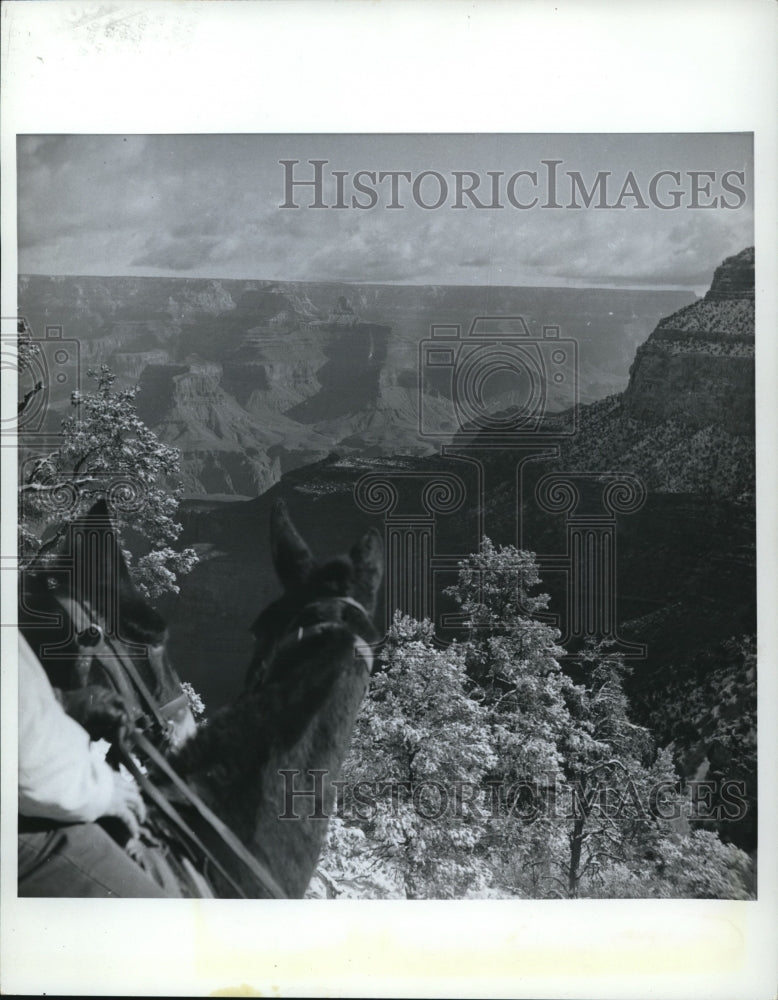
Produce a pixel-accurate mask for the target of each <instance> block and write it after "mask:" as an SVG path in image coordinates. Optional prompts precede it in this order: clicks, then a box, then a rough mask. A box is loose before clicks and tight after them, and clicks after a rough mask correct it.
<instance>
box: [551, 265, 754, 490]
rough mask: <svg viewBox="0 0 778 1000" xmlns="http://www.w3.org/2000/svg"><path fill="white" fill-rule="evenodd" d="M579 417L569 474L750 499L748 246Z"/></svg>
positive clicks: (568, 451) (664, 323)
mask: <svg viewBox="0 0 778 1000" xmlns="http://www.w3.org/2000/svg"><path fill="white" fill-rule="evenodd" d="M579 416H580V419H579V428H580V429H579V432H578V434H577V436H576V438H575V440H574V441H573V442H572V443H571V444H570V445H568V446H567V447H566V448H565V449H563V455H562V463H563V466H564V467H565V468H567V469H570V470H576V469H578V470H585V469H588V470H601V469H602V470H605V469H612V468H618V469H622V470H624V471H631V472H634V473H636V474H637V475H639V476H640V477H641V478H642V479H643V480H644V482H645V484H646V485H647V486H648V487H649V488H650V489H654V490H658V491H660V492H665V493H702V494H713V495H716V496H721V497H732V498H745V497H750V496H752V495H753V491H754V476H755V454H754V428H755V393H754V250H753V248H748V249H746V250H743V251H742V252H741V253H739V254H737V255H736V256H734V257H730V258H728V259H727V260H725V261H724V263H723V264H721V266H720V267H718V268H717V269H716V271H715V274H714V276H713V281H712V284H711V288H710V291H708V292H707V294H706V295H705V297H704V298H703V299H700V300H699V301H697V302H693V303H691V304H690V305H688V306H685V307H683V308H682V309H679V310H677V311H676V312H674V313H672V314H671V315H669V316H667V317H666V318H664V319H662V320H660V322H659V323H658V325H657V326H656V329H655V330H654V331H653V333H652V334H651V336H650V337H649V338H648V340H647V341H646V342H645V343H644V344H643V345H642V346H641V347H639V348H638V350H637V353H636V355H635V360H634V362H633V364H632V366H631V368H630V377H629V384H628V386H627V388H626V389H625V391H624V392H623V393H621V394H620V395H614V396H611V397H609V398H607V399H604V400H601V401H599V402H596V403H594V404H592V405H591V406H587V407H581V410H580V414H579Z"/></svg>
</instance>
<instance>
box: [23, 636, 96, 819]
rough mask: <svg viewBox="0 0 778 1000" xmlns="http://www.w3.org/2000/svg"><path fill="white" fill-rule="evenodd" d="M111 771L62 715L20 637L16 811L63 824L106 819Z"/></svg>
mask: <svg viewBox="0 0 778 1000" xmlns="http://www.w3.org/2000/svg"><path fill="white" fill-rule="evenodd" d="M113 781H114V778H113V771H112V770H111V768H110V767H109V765H108V764H106V762H105V761H104V760H103V759H102V756H101V754H100V751H99V748H98V747H97V746H96V745H95V744H92V743H91V742H90V739H89V734H88V733H87V732H86V730H85V729H83V728H82V727H81V726H79V724H78V723H77V722H76V721H75V720H74V719H71V718H70V716H69V715H67V714H66V713H65V710H64V709H63V708H62V706H61V705H60V703H59V702H58V701H57V698H56V696H55V694H54V691H53V689H52V687H51V684H50V683H49V679H48V677H47V676H46V672H45V671H44V669H43V667H42V666H41V664H40V663H39V662H38V659H37V657H36V656H35V654H34V653H33V651H32V649H31V648H30V646H29V644H28V643H27V641H26V639H25V638H24V636H22V635H21V634H20V636H19V812H20V813H21V814H22V815H24V816H41V817H46V818H47V819H55V820H61V821H64V822H87V823H90V822H92V821H93V820H96V819H98V818H99V817H100V816H103V815H105V812H106V810H107V809H108V807H109V805H110V802H111V796H112V793H113Z"/></svg>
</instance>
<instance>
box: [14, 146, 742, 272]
mask: <svg viewBox="0 0 778 1000" xmlns="http://www.w3.org/2000/svg"><path fill="white" fill-rule="evenodd" d="M661 138H662V137H660V139H661ZM519 140H520V141H519ZM568 140H569V137H568ZM568 140H566V139H565V137H561V138H560V137H551V138H549V137H546V138H545V140H543V141H544V142H545V146H541V145H538V144H537V143H540V140H537V143H535V140H533V138H532V137H527V136H524V137H518V139H517V143H518V145H517V146H516V148H515V149H514V150H513V151H511V150H508V151H507V152H506V153H504V154H503V153H499V150H497V147H496V146H494V145H492V146H491V147H490V146H489V144H488V143H487V144H485V143H484V142H483V141H482V139H480V138H479V137H467V136H462V137H448V138H447V139H446V141H445V142H443V140H441V141H440V142H437V143H436V142H435V141H433V139H430V143H431V145H430V146H429V149H433V148H434V149H435V150H436V151H437V152H436V155H437V156H440V157H442V156H447V157H449V158H450V163H449V166H451V165H454V166H456V165H461V164H457V162H456V157H458V156H460V157H461V158H462V160H463V161H464V160H467V163H468V164H469V165H471V166H473V168H479V169H485V168H491V167H494V166H498V167H499V166H506V163H507V161H510V164H509V165H512V166H513V167H514V168H516V167H517V166H522V165H526V164H528V163H531V162H532V157H533V155H535V156H537V155H540V152H541V150H542V151H543V152H544V155H548V154H549V151H550V150H552V148H553V146H554V145H555V144H558V145H559V146H560V150H561V146H562V145H563V144H564V142H565V141H567V142H568V146H570V147H571V148H572V147H573V146H574V147H575V155H576V157H578V158H579V159H577V160H576V165H577V166H580V167H581V169H582V170H584V173H586V170H585V169H584V168H587V169H588V167H587V164H594V165H596V166H597V167H602V166H603V162H604V161H603V160H602V159H597V160H596V161H595V159H593V157H595V156H597V157H600V158H602V157H605V156H610V157H613V163H611V164H610V165H611V166H613V167H614V169H615V167H616V163H617V161H618V160H619V157H621V159H622V160H624V158H625V157H626V156H627V154H628V153H629V155H630V156H631V157H633V158H634V157H637V156H638V154H639V153H640V155H645V156H646V157H647V156H649V155H651V156H654V157H655V158H657V162H660V159H661V163H662V164H667V163H670V162H674V161H673V159H672V156H676V157H677V158H678V162H679V163H682V162H683V157H684V156H685V157H686V158H687V159H689V158H690V157H692V154H693V155H694V157H695V160H694V163H695V165H697V166H699V163H700V162H706V161H705V160H703V159H702V156H703V153H704V152H705V150H707V156H708V157H709V162H711V164H713V165H715V164H716V163H717V162H718V161H716V160H715V157H716V156H719V157H722V156H724V155H725V154H723V153H721V152H720V148H721V143H720V142H718V141H717V140H716V137H713V138H711V139H705V138H704V137H703V139H699V138H698V139H696V140H695V142H693V143H692V142H689V141H683V137H681V138H680V139H679V140H677V141H675V140H673V138H672V137H666V138H664V139H662V142H660V141H659V140H656V141H654V140H652V142H650V143H647V144H644V145H645V148H643V147H640V149H638V148H637V147H636V146H635V139H634V137H633V138H629V137H627V139H619V137H615V138H613V137H611V138H610V139H609V143H608V144H607V147H602V148H600V147H599V146H598V144H597V143H595V142H591V143H588V145H587V144H586V143H583V142H580V143H577V142H573V143H572V145H571V142H570V141H568ZM314 141H315V142H316V144H317V145H316V148H315V150H314V148H313V143H314ZM502 141H507V140H504V139H503V140H501V142H502ZM674 141H675V145H673V142H674ZM733 142H734V140H730V142H729V145H728V146H727V150H730V148H731V147H732V143H733ZM457 143H459V146H457ZM533 143H534V145H533ZM663 143H664V145H663ZM706 144H707V145H706ZM600 146H601V143H600ZM320 147H321V148H320ZM460 147H461V148H460ZM579 147H580V148H579ZM732 148H734V147H732ZM744 148H745V147H744ZM426 149H427V147H426V146H425V137H404V138H403V140H402V142H400V140H399V139H396V140H393V139H392V137H386V136H384V137H372V138H371V137H367V136H366V137H348V136H340V137H332V136H330V137H307V138H306V137H300V136H288V137H287V136H212V135H209V136H172V135H171V136H124V137H123V136H50V137H40V136H37V137H35V136H32V137H29V136H28V137H22V138H20V140H19V157H18V159H19V171H18V177H19V198H18V205H19V262H20V270H22V271H25V270H26V271H37V272H41V273H114V274H122V273H166V274H186V275H190V276H194V275H201V276H209V277H257V278H269V279H276V280H283V279H290V280H293V279H297V280H317V279H318V280H326V279H339V280H363V281H367V280H369V281H398V282H400V281H402V282H417V283H418V282H429V283H444V282H448V283H457V284H460V283H474V284H489V283H499V284H528V285H532V284H554V283H558V284H565V283H570V282H571V283H586V282H590V283H611V282H613V283H634V284H665V283H666V284H681V285H699V284H704V283H705V282H707V281H709V279H710V275H711V273H712V270H713V268H714V267H715V266H716V264H717V263H719V262H720V260H721V259H722V258H723V257H724V256H727V255H728V254H730V253H733V252H736V251H737V250H739V249H742V247H744V246H747V245H749V244H750V243H751V242H753V222H752V213H751V209H750V203H749V204H748V205H747V206H746V207H744V208H743V209H742V210H740V211H722V210H716V211H704V210H697V211H693V210H682V209H679V210H671V211H660V210H658V209H649V210H645V211H642V210H640V211H639V210H633V209H627V210H625V211H611V210H604V211H598V210H581V211H573V210H554V209H546V210H543V209H534V210H531V211H521V210H517V209H513V208H510V207H508V208H505V209H502V210H493V211H492V210H483V211H478V210H475V209H473V210H467V211H456V210H452V209H451V208H450V207H444V208H440V209H438V210H435V211H424V210H421V209H418V208H414V207H408V208H406V209H405V210H403V211H390V210H387V209H384V208H382V207H376V208H375V209H372V210H370V211H359V210H353V209H348V210H335V209H328V210H314V209H299V210H292V209H281V208H279V205H280V203H281V201H282V200H283V199H282V181H283V172H282V171H281V169H280V167H279V162H278V161H279V158H281V157H296V158H299V159H300V160H301V161H303V160H304V159H305V157H307V156H311V155H314V154H315V155H316V156H320V157H322V158H325V157H326V158H329V161H330V163H331V165H332V167H333V168H334V167H335V166H336V165H343V166H344V167H347V166H350V167H353V165H354V164H355V163H358V164H359V165H360V166H362V165H367V166H370V167H373V166H375V160H373V159H370V158H369V157H377V156H379V155H383V156H388V152H387V150H390V151H393V156H395V157H396V156H397V155H399V154H398V151H402V156H403V157H407V158H408V165H409V167H412V166H414V164H415V163H417V162H418V163H421V162H422V160H423V163H424V167H423V169H427V168H428V167H429V163H430V162H431V160H430V159H429V155H430V154H428V153H425V150H426ZM457 149H459V152H457ZM484 150H486V152H484ZM533 150H534V152H533ZM667 150H670V152H667ZM701 150H702V152H701ZM367 151H369V156H368V152H367ZM376 151H377V152H376ZM641 151H642V152H641ZM519 154H521V155H519ZM671 154H672V155H671ZM479 155H481V156H483V157H496V156H498V155H504V157H506V158H507V159H506V163H501V162H497V161H494V162H493V161H492V160H491V159H488V158H487V159H484V160H483V162H482V163H481V162H480V161H477V159H476V158H477V156H479ZM560 155H562V154H561V153H560ZM566 155H567V156H568V160H566V162H569V163H570V164H572V163H573V153H572V152H570V151H569V150H568V153H567V154H566ZM730 155H734V154H732V153H731V152H727V153H726V156H730ZM744 155H745V154H744ZM362 156H364V157H365V159H364V163H363V160H362V159H360V157H362ZM414 157H415V158H416V160H414ZM585 157H588V158H589V159H588V160H587V161H586V162H584V161H583V159H581V158H585ZM436 162H437V161H436ZM690 162H691V160H690ZM722 162H728V161H724V160H722ZM646 163H648V160H646ZM605 165H606V166H607V165H608V164H605ZM622 170H623V166H622ZM586 175H587V176H590V172H589V173H587V174H586Z"/></svg>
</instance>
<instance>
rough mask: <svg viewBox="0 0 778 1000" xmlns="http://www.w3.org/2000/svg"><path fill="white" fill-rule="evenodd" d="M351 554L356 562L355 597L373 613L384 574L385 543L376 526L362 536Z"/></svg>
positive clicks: (369, 612)
mask: <svg viewBox="0 0 778 1000" xmlns="http://www.w3.org/2000/svg"><path fill="white" fill-rule="evenodd" d="M350 555H351V562H352V563H353V564H354V597H355V598H356V600H358V601H359V602H360V603H361V604H362V605H364V607H365V610H366V611H367V612H368V614H370V615H372V614H373V612H374V611H375V599H376V595H377V594H378V588H379V587H380V586H381V579H382V577H383V575H384V545H383V542H382V541H381V536H380V535H379V534H378V532H377V531H376V530H375V528H371V529H370V531H368V532H367V534H366V535H363V536H362V538H361V539H360V540H359V541H358V542H357V544H356V545H355V546H354V548H353V549H352V550H351V553H350Z"/></svg>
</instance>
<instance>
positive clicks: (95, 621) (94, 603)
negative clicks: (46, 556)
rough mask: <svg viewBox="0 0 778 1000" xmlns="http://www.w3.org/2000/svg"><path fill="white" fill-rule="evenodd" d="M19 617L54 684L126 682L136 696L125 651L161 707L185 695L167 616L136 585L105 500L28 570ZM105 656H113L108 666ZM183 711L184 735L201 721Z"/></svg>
mask: <svg viewBox="0 0 778 1000" xmlns="http://www.w3.org/2000/svg"><path fill="white" fill-rule="evenodd" d="M19 620H20V628H21V630H22V632H23V633H24V635H25V638H26V639H27V641H28V642H29V643H30V646H31V647H32V649H33V651H34V652H35V653H36V655H37V656H38V658H39V659H40V661H41V662H42V663H43V665H44V667H45V668H46V671H47V673H48V674H49V677H50V679H51V681H52V683H53V684H54V685H55V687H59V688H62V689H63V690H72V689H75V688H80V687H85V686H86V685H91V684H97V685H99V686H108V687H113V688H117V687H119V692H120V694H121V695H122V696H123V697H124V698H125V701H127V700H130V699H132V696H133V691H132V685H131V684H130V683H129V682H128V684H127V686H126V687H124V686H123V684H121V678H120V677H119V671H120V667H118V666H116V664H117V663H120V662H121V660H122V658H123V657H124V658H129V659H131V660H132V664H134V667H135V670H136V671H137V673H138V675H139V676H140V678H141V682H142V683H143V684H144V685H145V687H146V689H147V690H148V691H149V692H150V694H151V695H152V696H153V697H154V699H155V700H156V701H157V702H158V703H159V705H161V706H165V705H168V704H172V703H173V701H174V700H178V699H180V696H181V694H182V689H181V682H180V679H179V678H178V676H177V675H176V673H175V671H174V669H173V667H172V666H171V664H170V661H169V659H168V657H167V652H166V649H165V639H166V636H167V626H166V623H165V620H164V619H163V618H162V617H161V615H160V614H159V613H158V612H157V611H156V610H155V609H154V608H152V607H151V605H150V604H149V603H148V601H147V600H146V599H145V598H144V597H143V596H142V595H141V594H140V592H139V591H138V589H137V587H136V586H135V584H134V582H133V580H132V577H131V575H130V571H129V567H128V565H127V561H126V559H125V557H124V553H123V551H122V548H121V544H120V542H119V538H118V535H117V531H116V528H115V526H114V524H113V522H112V520H111V517H110V513H109V510H108V505H107V503H106V502H105V500H99V501H98V502H97V503H96V504H94V506H93V507H92V508H91V509H90V510H89V511H88V513H86V514H85V515H83V517H80V518H78V519H76V520H74V521H73V522H71V524H70V525H69V526H68V530H67V533H66V535H65V538H64V541H63V544H62V545H61V547H60V550H59V551H58V553H57V554H56V556H55V557H54V558H53V559H51V560H50V561H47V562H45V563H40V564H38V565H35V564H34V565H33V566H32V567H30V569H29V570H27V571H26V572H25V574H24V575H23V580H22V597H21V603H20V612H19ZM106 660H109V661H112V663H109V664H108V666H109V667H110V668H111V669H109V670H108V671H106V670H104V669H103V665H104V661H106ZM125 673H126V671H125ZM111 675H113V681H112V680H111ZM117 678H119V679H118V680H117ZM129 707H130V708H137V707H138V706H137V705H135V706H132V705H131V706H129ZM181 709H182V710H181V711H179V708H178V707H177V708H176V710H175V711H176V713H177V714H176V719H175V720H174V719H173V718H172V716H171V722H172V723H173V724H174V725H175V726H176V727H177V729H179V730H180V734H181V735H182V736H183V734H186V735H191V733H192V732H193V728H194V720H193V718H192V717H191V713H190V712H189V710H188V707H187V708H186V711H183V706H181ZM131 714H137V712H131ZM179 716H180V718H179Z"/></svg>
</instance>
